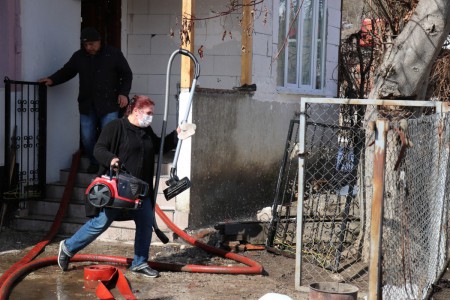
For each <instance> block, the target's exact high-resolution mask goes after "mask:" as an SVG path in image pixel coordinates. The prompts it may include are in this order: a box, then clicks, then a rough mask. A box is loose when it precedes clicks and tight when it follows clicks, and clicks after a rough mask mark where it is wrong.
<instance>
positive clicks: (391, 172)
mask: <svg viewBox="0 0 450 300" xmlns="http://www.w3.org/2000/svg"><path fill="white" fill-rule="evenodd" d="M390 127H391V128H392V130H391V131H390V132H389V134H388V138H387V143H386V171H385V172H386V173H385V174H386V175H385V176H386V179H385V193H384V215H383V239H382V254H383V259H382V280H383V284H382V289H383V291H382V294H383V298H384V299H425V298H426V297H428V296H429V295H430V293H431V292H432V284H434V283H436V282H437V280H438V279H439V277H440V276H441V275H442V273H443V272H444V271H445V269H446V266H447V263H448V255H447V248H448V245H447V243H448V228H447V226H448V202H449V200H450V197H449V195H450V162H449V151H450V118H449V116H448V114H433V115H427V116H421V117H419V118H417V119H409V120H408V121H407V122H405V121H400V122H391V123H390Z"/></svg>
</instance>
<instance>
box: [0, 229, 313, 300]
mask: <svg viewBox="0 0 450 300" xmlns="http://www.w3.org/2000/svg"><path fill="white" fill-rule="evenodd" d="M9 235H10V236H9V238H8V236H7V235H6V234H5V232H1V233H0V244H1V246H0V273H1V274H3V272H5V271H6V270H7V269H8V268H9V267H10V266H11V265H13V264H14V263H15V262H17V261H19V260H20V259H21V258H22V257H23V256H24V255H26V254H27V253H28V251H29V250H30V249H31V248H32V246H33V245H34V244H35V243H37V242H39V241H40V239H39V236H38V235H36V234H35V235H33V234H19V233H17V234H14V232H12V233H11V232H9ZM14 240H17V241H14ZM23 240H25V241H26V242H23ZM60 240H61V238H59V239H55V241H52V242H51V243H50V244H49V245H48V246H47V247H45V250H44V251H43V252H42V253H41V254H40V255H39V257H38V258H44V257H49V256H55V255H56V254H57V251H58V245H59V241H60ZM3 241H7V244H10V246H9V247H6V248H8V249H5V245H4V243H3ZM93 253H96V254H103V255H114V256H123V257H132V253H133V245H132V244H130V243H120V242H101V241H95V242H93V243H92V244H91V245H89V246H88V247H87V248H86V249H84V250H83V252H82V253H80V254H93ZM241 254H243V255H245V256H247V257H249V258H251V259H252V260H255V261H257V262H259V263H261V264H262V265H263V266H264V268H265V274H264V275H242V274H236V275H230V274H208V273H188V272H169V271H165V270H160V271H161V276H160V277H159V278H154V279H151V278H150V279H149V278H145V277H142V276H139V275H135V274H134V273H131V272H130V271H128V270H127V269H126V267H125V266H118V267H119V268H120V269H121V270H123V272H124V275H125V277H126V278H127V280H128V282H129V283H130V285H131V289H132V291H133V293H134V295H135V296H136V297H137V299H153V300H156V299H160V300H169V299H170V300H190V299H192V300H194V299H195V300H197V299H205V300H208V299H223V298H229V299H259V298H261V297H262V296H263V295H265V294H267V293H279V294H283V295H288V296H289V297H291V298H292V299H308V297H307V294H305V293H301V292H299V291H296V290H295V288H294V273H295V271H294V266H295V263H294V260H293V259H291V258H286V257H283V256H279V255H274V254H271V253H269V252H267V251H247V252H244V253H241ZM150 260H152V261H159V262H170V263H177V264H202V265H205V264H206V265H229V266H230V265H240V266H242V265H241V264H238V263H236V262H234V261H232V260H228V259H224V258H221V257H217V256H213V255H210V254H208V253H205V252H204V251H203V250H200V249H198V248H195V247H191V246H190V245H186V244H184V243H175V244H172V245H170V246H167V245H161V244H160V245H157V244H155V245H152V248H151V252H150ZM86 265H91V263H71V264H70V267H69V270H68V271H66V272H63V271H61V270H60V269H59V267H58V266H57V265H56V264H55V265H51V266H47V267H44V268H41V269H37V270H34V271H33V272H31V273H29V274H28V275H27V276H26V277H24V278H23V279H22V280H21V281H20V282H18V283H17V285H16V286H15V287H14V288H13V290H12V292H11V294H10V297H9V299H10V300H19V299H20V300H22V299H30V300H32V299H36V300H37V299H39V300H42V299H71V300H72V299H74V300H76V299H97V297H96V295H95V293H94V292H92V291H89V290H87V289H86V288H84V269H83V268H84V266H86ZM111 292H112V293H113V295H114V296H115V297H116V299H123V298H122V297H121V296H120V294H119V292H118V290H117V289H116V288H113V289H111Z"/></svg>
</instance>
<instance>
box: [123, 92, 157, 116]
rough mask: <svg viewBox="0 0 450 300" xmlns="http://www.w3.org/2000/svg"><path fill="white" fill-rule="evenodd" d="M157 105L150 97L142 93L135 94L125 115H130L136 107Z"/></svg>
mask: <svg viewBox="0 0 450 300" xmlns="http://www.w3.org/2000/svg"><path fill="white" fill-rule="evenodd" d="M149 106H155V102H153V101H152V100H151V99H150V98H149V97H147V96H142V95H134V96H133V98H131V99H130V103H128V106H127V110H126V111H125V116H129V115H130V114H131V112H132V111H133V109H134V108H137V109H141V108H143V107H149Z"/></svg>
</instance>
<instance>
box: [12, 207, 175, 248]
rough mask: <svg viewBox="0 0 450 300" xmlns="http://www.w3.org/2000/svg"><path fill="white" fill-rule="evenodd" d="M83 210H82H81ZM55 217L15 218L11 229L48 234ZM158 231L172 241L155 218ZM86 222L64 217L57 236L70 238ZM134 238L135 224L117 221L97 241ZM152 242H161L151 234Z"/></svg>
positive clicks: (166, 230)
mask: <svg viewBox="0 0 450 300" xmlns="http://www.w3.org/2000/svg"><path fill="white" fill-rule="evenodd" d="M83 210H84V209H83ZM163 211H164V213H165V214H166V215H167V216H168V217H169V218H170V219H171V220H173V219H174V213H175V211H174V210H171V209H169V210H164V209H163ZM54 219H55V216H50V215H41V214H32V215H29V216H22V217H17V218H15V219H14V220H13V224H12V226H13V228H14V229H16V230H19V231H32V232H49V230H50V229H51V226H52V224H53V222H54ZM156 220H157V222H158V227H159V229H160V230H161V231H162V232H164V234H166V236H167V237H168V238H169V240H170V241H173V239H174V234H173V232H172V231H171V230H170V229H169V228H168V227H167V226H166V224H164V222H162V221H161V219H160V218H159V217H158V216H156ZM86 221H88V218H86V217H65V218H63V222H62V223H61V227H60V228H59V231H58V234H59V235H62V236H71V235H72V234H74V233H75V232H76V231H77V230H78V229H79V228H80V227H81V226H82V225H83V224H84V223H86ZM134 236H135V224H134V221H118V222H113V223H112V224H111V226H110V227H109V228H108V229H107V230H106V231H105V232H104V233H102V234H101V235H100V236H99V237H98V239H99V240H104V241H130V242H132V241H134ZM152 240H153V241H154V242H155V241H156V242H161V241H160V240H159V239H158V237H157V236H156V234H153V236H152Z"/></svg>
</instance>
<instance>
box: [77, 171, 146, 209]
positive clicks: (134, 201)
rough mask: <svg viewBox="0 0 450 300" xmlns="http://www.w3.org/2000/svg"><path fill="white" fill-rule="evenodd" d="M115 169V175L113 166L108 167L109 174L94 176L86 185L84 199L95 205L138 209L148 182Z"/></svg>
mask: <svg viewBox="0 0 450 300" xmlns="http://www.w3.org/2000/svg"><path fill="white" fill-rule="evenodd" d="M119 169H120V168H118V169H117V171H116V174H115V176H114V175H113V174H114V170H113V168H110V169H109V176H108V175H103V176H101V177H97V178H95V179H94V180H93V181H92V183H91V184H90V185H89V186H88V187H87V189H86V192H85V195H86V199H87V200H88V201H89V202H90V203H91V204H92V205H93V206H95V207H100V208H101V207H105V206H106V207H114V208H125V209H139V208H141V206H142V200H141V199H142V198H143V197H145V196H147V194H148V191H149V186H148V184H147V183H146V182H145V181H143V180H140V179H139V178H136V177H134V176H132V175H131V174H129V173H126V172H124V171H123V169H122V172H120V171H119Z"/></svg>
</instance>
